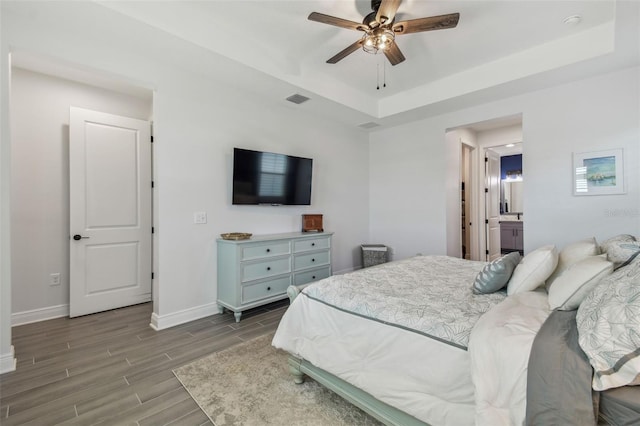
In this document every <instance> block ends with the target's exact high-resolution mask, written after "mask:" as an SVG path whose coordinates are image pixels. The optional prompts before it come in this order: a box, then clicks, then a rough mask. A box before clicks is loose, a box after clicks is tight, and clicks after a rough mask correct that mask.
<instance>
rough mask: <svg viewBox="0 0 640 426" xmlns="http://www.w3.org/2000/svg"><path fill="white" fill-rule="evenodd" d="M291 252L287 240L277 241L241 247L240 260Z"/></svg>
mask: <svg viewBox="0 0 640 426" xmlns="http://www.w3.org/2000/svg"><path fill="white" fill-rule="evenodd" d="M289 253H291V246H290V244H289V241H279V242H273V243H270V244H260V245H256V246H248V247H242V256H241V257H240V259H241V260H251V259H261V258H263V257H270V256H279V255H283V254H289Z"/></svg>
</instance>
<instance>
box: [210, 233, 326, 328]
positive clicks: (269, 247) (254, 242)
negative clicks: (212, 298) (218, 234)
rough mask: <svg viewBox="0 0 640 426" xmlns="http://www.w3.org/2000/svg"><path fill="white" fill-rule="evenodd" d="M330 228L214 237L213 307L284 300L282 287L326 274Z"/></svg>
mask: <svg viewBox="0 0 640 426" xmlns="http://www.w3.org/2000/svg"><path fill="white" fill-rule="evenodd" d="M332 235H333V233H332V232H321V233H302V232H293V233H287V234H271V235H254V236H252V237H251V238H250V239H248V240H238V241H235V240H224V239H222V238H218V240H217V242H218V305H219V306H220V307H221V308H222V309H224V308H226V309H229V310H231V311H233V312H234V315H235V317H236V321H237V322H239V321H240V317H241V316H242V311H245V310H247V309H251V308H255V307H256V306H261V305H264V304H267V303H271V302H275V301H276V300H281V299H286V298H287V287H289V286H290V285H292V284H295V285H301V284H306V283H309V282H311V281H317V280H320V279H322V278H326V277H329V276H330V275H331V236H332Z"/></svg>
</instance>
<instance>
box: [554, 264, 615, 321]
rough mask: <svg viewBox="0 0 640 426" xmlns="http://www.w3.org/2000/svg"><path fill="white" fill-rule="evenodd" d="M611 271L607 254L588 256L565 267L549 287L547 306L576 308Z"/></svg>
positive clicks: (563, 309)
mask: <svg viewBox="0 0 640 426" xmlns="http://www.w3.org/2000/svg"><path fill="white" fill-rule="evenodd" d="M611 272H613V263H612V262H609V261H608V260H607V255H606V254H603V255H600V256H589V257H587V258H585V259H582V260H581V261H579V262H576V263H574V264H573V265H571V266H570V267H569V268H567V269H566V270H565V271H564V272H563V273H562V274H561V275H560V276H559V277H558V278H556V279H555V281H554V282H553V285H552V286H551V288H550V289H549V307H550V308H551V309H559V310H561V311H571V310H574V309H578V306H580V303H582V301H583V300H584V298H585V297H587V294H589V293H590V292H591V290H593V288H594V287H595V286H596V284H598V283H599V282H600V280H601V279H602V278H604V277H606V276H607V275H609V274H611Z"/></svg>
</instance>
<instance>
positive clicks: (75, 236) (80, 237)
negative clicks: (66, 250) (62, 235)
mask: <svg viewBox="0 0 640 426" xmlns="http://www.w3.org/2000/svg"><path fill="white" fill-rule="evenodd" d="M82 238H89V237H83V236H82V235H79V234H76V235H74V236H73V239H74V240H76V241H80V240H81V239H82Z"/></svg>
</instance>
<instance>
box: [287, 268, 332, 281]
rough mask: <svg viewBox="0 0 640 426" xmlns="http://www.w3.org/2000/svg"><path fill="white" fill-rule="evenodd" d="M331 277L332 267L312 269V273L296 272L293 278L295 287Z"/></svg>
mask: <svg viewBox="0 0 640 426" xmlns="http://www.w3.org/2000/svg"><path fill="white" fill-rule="evenodd" d="M330 276H331V267H330V266H325V267H324V268H318V269H312V270H311V271H305V272H296V274H295V277H294V278H293V281H294V284H295V285H302V284H306V283H310V282H313V281H318V280H321V279H323V278H327V277H330Z"/></svg>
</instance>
